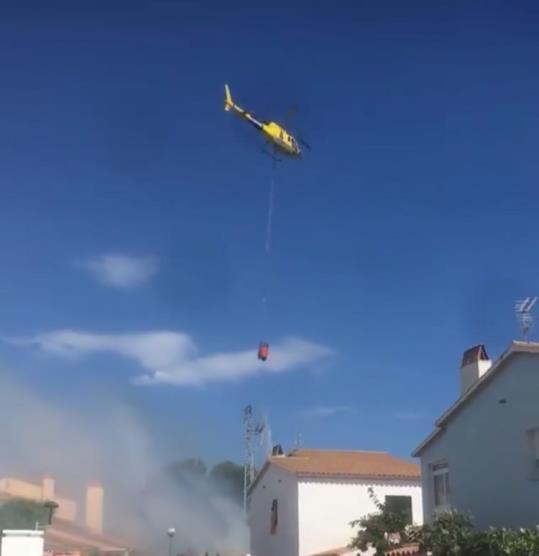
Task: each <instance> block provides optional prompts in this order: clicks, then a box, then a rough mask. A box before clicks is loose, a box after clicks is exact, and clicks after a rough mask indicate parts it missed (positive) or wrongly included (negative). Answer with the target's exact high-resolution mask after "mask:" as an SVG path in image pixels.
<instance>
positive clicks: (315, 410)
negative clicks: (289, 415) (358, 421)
mask: <svg viewBox="0 0 539 556" xmlns="http://www.w3.org/2000/svg"><path fill="white" fill-rule="evenodd" d="M341 413H348V414H351V413H357V410H356V409H355V408H353V407H350V406H348V405H334V406H318V407H311V408H309V409H304V410H303V411H300V415H301V416H302V417H306V418H313V417H316V418H326V417H334V416H335V415H338V414H341Z"/></svg>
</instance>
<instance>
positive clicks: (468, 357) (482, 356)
mask: <svg viewBox="0 0 539 556" xmlns="http://www.w3.org/2000/svg"><path fill="white" fill-rule="evenodd" d="M478 361H489V356H488V355H487V350H486V349H485V346H484V345H483V344H477V345H476V346H473V347H471V348H470V349H467V350H466V351H465V352H464V353H463V355H462V363H461V365H460V366H461V367H466V365H469V364H470V363H477V362H478Z"/></svg>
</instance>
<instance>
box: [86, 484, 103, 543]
mask: <svg viewBox="0 0 539 556" xmlns="http://www.w3.org/2000/svg"><path fill="white" fill-rule="evenodd" d="M86 528H87V529H88V530H90V531H92V533H97V534H98V535H100V534H102V533H103V487H102V486H101V483H99V482H97V481H96V482H93V483H90V485H88V488H87V489H86Z"/></svg>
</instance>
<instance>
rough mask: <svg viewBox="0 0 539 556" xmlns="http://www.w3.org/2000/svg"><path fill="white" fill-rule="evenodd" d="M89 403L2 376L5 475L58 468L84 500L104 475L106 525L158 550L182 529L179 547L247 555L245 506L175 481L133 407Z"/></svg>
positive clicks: (60, 478) (197, 483) (0, 432)
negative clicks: (46, 394)
mask: <svg viewBox="0 0 539 556" xmlns="http://www.w3.org/2000/svg"><path fill="white" fill-rule="evenodd" d="M88 405H90V407H93V409H92V410H91V411H87V410H81V409H80V404H77V403H75V401H73V400H72V401H71V402H69V401H67V400H66V402H65V403H58V402H52V401H48V400H46V399H44V398H43V396H41V395H40V394H38V393H37V392H36V391H34V390H33V389H32V388H30V387H29V386H28V385H22V384H20V383H16V382H15V381H13V380H12V379H10V378H8V376H7V375H6V373H3V374H0V418H1V420H2V426H1V427H0V446H1V451H0V476H2V475H4V476H5V475H8V476H9V475H11V476H22V477H25V476H27V475H31V476H33V477H35V478H36V479H37V480H39V479H40V478H41V477H42V476H43V474H44V473H50V474H52V475H53V476H55V477H56V479H57V485H58V488H59V489H61V490H62V487H64V488H63V490H66V489H67V490H68V491H69V492H73V493H77V492H78V493H79V494H80V495H79V500H80V499H81V498H82V494H83V491H84V488H85V486H86V484H87V483H88V482H89V481H90V480H92V479H99V480H101V482H102V483H103V486H104V488H105V528H106V529H107V530H108V531H109V532H111V533H112V532H116V533H118V534H120V535H122V536H125V537H126V538H128V539H131V540H132V541H133V542H134V544H136V545H137V546H139V547H141V548H145V549H148V550H151V552H150V553H166V546H167V545H166V543H167V542H168V540H167V537H166V530H167V529H168V528H169V527H174V528H175V529H176V531H177V534H176V537H175V544H176V548H177V550H178V551H180V550H185V549H188V548H192V549H196V550H197V551H199V552H200V553H204V552H205V551H209V552H217V551H218V552H220V553H221V554H223V555H224V554H241V553H242V552H243V553H245V552H246V549H247V531H246V526H245V524H244V520H243V516H242V512H241V508H239V507H238V506H236V505H235V504H234V503H233V502H232V501H230V500H228V499H227V498H224V497H223V496H221V495H220V494H218V493H217V492H216V491H215V489H213V488H212V487H211V485H210V483H209V482H208V481H203V480H201V479H197V478H195V477H191V478H189V479H188V480H187V479H186V481H184V482H183V483H178V482H174V481H173V480H172V479H171V477H169V476H168V475H167V474H166V472H165V471H164V466H165V464H166V463H167V461H166V459H165V458H164V457H163V454H160V450H159V448H158V446H157V444H156V442H154V441H153V439H152V435H151V434H150V433H149V431H148V430H147V428H146V426H145V425H144V422H143V419H141V418H140V417H139V416H138V415H137V413H136V412H135V411H134V410H133V409H132V408H130V407H129V406H128V405H127V404H125V403H124V402H122V401H121V400H115V399H114V398H112V399H102V397H96V399H95V400H93V402H92V403H91V404H88V403H86V404H83V406H84V407H87V406H88ZM191 455H192V454H188V453H185V454H179V455H178V459H181V458H182V457H189V456H191ZM80 501H82V500H80ZM80 509H81V510H82V509H83V505H82V504H80ZM79 513H82V512H79Z"/></svg>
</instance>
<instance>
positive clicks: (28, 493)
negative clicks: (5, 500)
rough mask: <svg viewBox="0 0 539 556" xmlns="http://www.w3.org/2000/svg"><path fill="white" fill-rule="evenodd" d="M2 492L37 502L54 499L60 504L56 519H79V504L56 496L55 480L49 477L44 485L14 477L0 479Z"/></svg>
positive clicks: (55, 514) (0, 490)
mask: <svg viewBox="0 0 539 556" xmlns="http://www.w3.org/2000/svg"><path fill="white" fill-rule="evenodd" d="M51 481H52V485H51ZM0 492H3V493H5V494H8V495H10V496H12V497H14V498H26V499H28V500H34V501H36V502H39V501H42V500H49V499H53V500H54V501H55V502H56V503H57V504H58V508H57V509H56V510H55V512H54V516H55V517H59V518H61V519H66V520H68V521H75V520H76V519H77V503H76V502H75V501H74V500H70V499H69V498H60V497H58V496H55V494H54V480H53V479H49V478H48V477H47V478H45V479H44V482H43V484H42V485H36V484H33V483H28V482H26V481H21V480H20V479H13V478H12V477H9V478H2V479H0ZM51 494H52V496H51Z"/></svg>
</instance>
